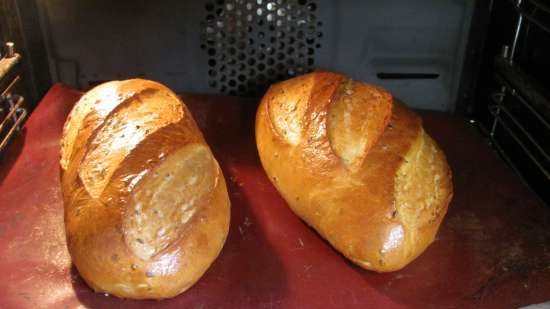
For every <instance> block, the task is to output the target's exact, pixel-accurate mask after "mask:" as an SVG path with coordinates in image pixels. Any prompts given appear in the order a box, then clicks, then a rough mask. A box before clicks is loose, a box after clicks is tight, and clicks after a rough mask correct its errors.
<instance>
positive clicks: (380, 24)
mask: <svg viewBox="0 0 550 309" xmlns="http://www.w3.org/2000/svg"><path fill="white" fill-rule="evenodd" d="M37 3H38V9H39V14H40V17H41V19H40V20H41V24H42V31H43V33H44V35H45V38H46V42H47V44H46V45H47V51H48V59H49V65H50V69H51V76H52V79H53V80H54V81H60V82H63V83H66V84H69V85H72V86H75V87H78V88H82V89H86V88H89V87H91V86H93V85H95V84H97V83H100V82H102V81H105V80H111V79H121V78H128V77H136V76H139V77H146V78H151V79H155V80H158V81H160V82H163V83H165V84H166V85H168V86H169V87H171V88H172V89H174V90H175V91H178V92H199V93H216V94H217V93H222V94H231V95H244V96H257V95H261V93H262V92H263V91H264V90H265V88H266V87H267V85H268V84H269V83H272V82H274V81H277V80H281V79H285V78H288V77H290V76H294V75H297V74H302V73H304V72H308V71H310V70H313V69H316V68H321V69H330V70H336V71H340V72H345V73H346V74H349V75H351V76H352V77H354V78H356V79H361V80H365V81H369V82H372V83H376V84H380V85H382V86H385V87H386V88H388V89H389V90H391V91H392V92H393V93H394V94H395V95H396V96H397V97H398V98H400V99H402V100H403V101H405V102H406V103H407V104H409V105H411V106H414V107H417V108H423V109H433V110H443V111H453V110H454V109H455V107H456V104H457V100H458V98H459V97H460V96H459V95H458V89H459V84H460V80H461V74H462V67H463V62H464V54H465V48H466V43H467V40H468V34H469V27H470V20H471V16H472V13H473V6H474V1H458V0H418V1H414V2H411V1H406V0H392V1H329V0H271V1H266V0H253V1H252V0H240V1H239V0H236V1H224V0H215V1H214V0H208V1H175V0H169V1H162V2H159V1H155V2H153V1H91V0H86V1H68V0H49V1H39V2H37Z"/></svg>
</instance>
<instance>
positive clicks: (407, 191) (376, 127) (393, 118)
mask: <svg viewBox="0 0 550 309" xmlns="http://www.w3.org/2000/svg"><path fill="white" fill-rule="evenodd" d="M256 143H257V147H258V152H259V155H260V159H261V162H262V165H263V167H264V169H265V171H266V173H267V175H268V176H269V178H270V180H271V181H272V183H273V184H274V185H275V187H276V188H277V189H278V191H279V192H280V193H281V195H282V196H283V198H284V199H285V200H286V201H287V203H288V204H289V206H290V207H291V209H292V210H293V211H294V212H295V213H296V214H297V215H298V216H300V217H301V218H302V219H303V220H304V221H305V222H306V223H307V224H309V225H311V226H312V227H313V228H314V229H315V230H317V232H319V234H320V235H321V236H322V237H324V238H325V239H327V240H328V241H329V242H330V243H331V245H332V246H333V247H334V248H336V249H337V250H338V251H340V252H341V253H342V254H343V255H344V256H346V257H347V258H349V259H350V260H352V261H353V262H355V263H356V264H358V265H360V266H362V267H364V268H366V269H370V270H374V271H379V272H386V271H394V270H397V269H400V268H402V267H404V266H405V265H407V264H408V263H409V262H411V261H412V260H413V259H414V258H415V257H417V256H418V255H419V254H421V253H422V252H423V251H424V250H425V249H426V247H427V246H428V245H429V244H430V243H431V242H432V241H433V240H434V237H435V235H436V232H437V230H438V227H439V225H440V223H441V221H442V219H443V217H444V215H445V213H446V211H447V207H448V204H449V202H450V200H451V197H452V181H451V171H450V169H449V166H448V165H447V162H446V159H445V156H444V154H443V152H442V151H441V150H440V149H439V148H438V146H437V145H436V143H435V142H434V141H433V140H432V139H431V138H430V137H429V136H428V135H427V134H426V133H425V132H424V130H423V128H422V122H421V119H420V118H419V117H418V116H417V115H416V114H415V113H413V112H412V111H411V110H409V109H407V108H406V107H404V106H402V105H400V104H398V103H396V102H394V100H393V98H392V96H391V94H390V93H388V92H387V91H385V90H383V89H382V88H379V87H375V86H372V85H368V84H365V83H362V82H357V81H353V80H351V79H349V78H347V77H345V76H343V75H340V74H335V73H330V72H314V73H310V74H307V75H303V76H300V77H296V78H293V79H290V80H287V81H283V82H280V83H278V84H275V85H272V86H271V87H270V88H269V90H268V91H267V93H266V94H265V96H264V97H263V99H262V101H261V104H260V106H259V108H258V111H257V115H256Z"/></svg>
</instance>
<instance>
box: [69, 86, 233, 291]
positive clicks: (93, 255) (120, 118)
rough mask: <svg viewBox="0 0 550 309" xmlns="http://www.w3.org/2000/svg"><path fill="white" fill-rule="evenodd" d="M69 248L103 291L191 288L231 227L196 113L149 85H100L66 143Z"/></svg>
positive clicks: (79, 109) (77, 114) (80, 108)
mask: <svg viewBox="0 0 550 309" xmlns="http://www.w3.org/2000/svg"><path fill="white" fill-rule="evenodd" d="M61 145H62V146H61V149H62V150H61V173H62V189H63V197H64V202H65V227H66V233H67V245H68V248H69V252H70V254H71V257H72V260H73V263H74V264H75V265H76V267H77V269H78V271H79V273H80V275H81V276H82V277H83V279H84V280H85V281H86V282H87V283H88V285H90V286H91V287H92V288H93V289H94V290H95V291H97V292H102V293H109V294H113V295H116V296H119V297H124V298H134V299H162V298H168V297H173V296H176V295H178V294H179V293H181V292H183V291H185V290H186V289H188V288H189V287H191V286H192V285H193V284H194V283H195V282H196V281H197V280H198V279H199V278H200V277H201V276H202V275H203V274H204V272H205V271H206V270H207V269H208V267H209V266H210V264H211V263H212V262H213V261H214V259H215V258H216V257H217V256H218V254H219V252H220V251H221V249H222V247H223V244H224V242H225V239H226V236H227V233H228V229H229V217H230V212H229V198H228V194H227V189H226V185H225V181H224V178H223V175H222V173H221V170H220V168H219V166H218V163H217V162H216V160H215V158H214V157H213V155H212V153H211V151H210V149H209V147H208V145H207V144H206V143H205V141H204V139H203V137H202V134H201V132H200V131H199V129H198V127H197V125H196V124H195V122H194V120H193V118H192V116H191V114H190V112H189V110H188V109H187V108H186V106H185V104H183V102H181V101H180V100H179V98H178V97H177V96H176V95H175V94H174V93H173V92H171V91H170V90H169V89H167V88H166V87H164V86H162V85H160V84H158V83H155V82H152V81H146V80H139V79H134V80H127V81H114V82H109V83H105V84H103V85H100V86H98V87H96V88H94V89H92V90H91V91H89V92H88V93H86V94H85V95H84V96H83V97H82V98H81V100H80V101H79V102H78V103H77V104H76V105H75V107H74V108H73V110H72V112H71V114H70V116H69V118H68V119H67V122H66V123H65V127H64V130H63V137H62V144H61Z"/></svg>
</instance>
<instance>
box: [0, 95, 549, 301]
mask: <svg viewBox="0 0 550 309" xmlns="http://www.w3.org/2000/svg"><path fill="white" fill-rule="evenodd" d="M81 94H82V93H81V92H78V91H76V90H73V89H71V88H68V87H66V86H63V85H60V84H58V85H55V86H53V87H52V88H51V89H50V91H49V92H48V93H47V95H46V96H45V97H44V98H43V100H42V102H41V103H40V104H39V105H38V107H37V108H36V110H35V111H34V112H33V113H32V115H31V116H30V118H29V120H28V121H27V123H26V124H25V126H24V128H23V130H22V132H20V134H19V135H18V136H17V138H15V139H14V140H13V142H12V143H11V144H10V146H9V149H8V151H7V152H6V153H5V155H4V157H3V159H2V163H1V167H0V274H2V279H3V280H0V291H1V292H0V308H197V309H199V308H409V309H413V308H415V309H416V308H419V309H420V308H422V309H424V308H517V307H520V306H523V305H528V304H533V303H540V302H543V301H548V300H550V228H549V227H550V208H549V207H546V206H544V205H543V204H542V203H541V202H540V201H539V200H538V199H537V198H536V196H535V195H534V194H533V193H532V192H531V191H529V189H528V188H527V187H526V186H525V185H524V184H523V183H521V182H520V180H519V179H518V177H516V176H515V175H514V174H513V173H512V172H511V171H510V170H509V169H508V168H507V167H506V165H504V163H503V162H502V161H501V160H500V159H499V158H498V156H497V155H496V154H495V153H493V152H492V151H491V150H490V149H489V148H488V147H487V144H486V143H485V142H484V140H483V139H482V138H480V136H479V134H478V133H477V132H476V130H475V129H474V128H473V127H471V126H470V125H469V124H467V123H466V122H465V121H464V120H463V119H460V118H455V117H451V116H447V115H442V114H437V113H426V112H425V113H421V114H422V115H423V119H424V124H425V128H426V130H427V132H428V133H429V134H431V135H432V136H433V137H434V139H435V140H436V141H437V142H438V143H439V144H440V146H441V147H442V148H443V150H444V151H445V153H446V154H447V157H448V160H449V164H450V166H451V168H452V170H453V178H454V187H455V197H454V199H453V201H452V203H451V206H450V209H449V213H448V215H447V216H446V218H445V220H444V222H443V224H442V226H441V229H440V231H439V233H438V235H437V238H436V240H435V242H434V243H433V244H432V245H431V246H430V247H429V248H428V249H427V250H426V252H424V254H422V255H421V256H420V257H419V258H418V259H416V260H415V261H414V262H412V263H411V264H410V265H408V266H407V267H405V268H404V269H403V270H401V271H397V272H393V273H386V274H378V273H374V272H371V271H366V270H363V269H361V268H359V267H356V266H354V265H353V264H351V263H349V262H347V261H346V259H344V258H343V257H342V256H341V255H340V254H338V253H337V252H336V251H335V250H333V249H332V248H331V247H330V245H329V244H328V243H327V242H325V241H324V240H322V239H321V238H320V237H319V235H318V234H316V233H315V231H313V230H312V229H310V228H309V227H307V226H306V224H304V222H302V221H301V220H300V219H298V218H297V217H296V216H295V215H294V214H293V213H292V212H291V211H290V210H289V208H288V207H287V205H286V203H285V202H284V200H283V199H282V198H281V197H280V195H279V194H278V193H277V191H276V190H275V188H274V187H273V186H272V185H271V183H270V182H269V180H268V178H267V177H266V175H265V174H264V171H263V170H262V168H261V165H260V162H259V159H258V155H257V153H256V148H255V143H254V131H253V123H254V121H253V120H254V109H255V107H256V105H257V100H252V99H243V98H238V97H226V96H205V95H182V98H183V100H184V101H185V102H186V104H187V105H188V106H189V108H190V110H191V111H192V113H193V115H194V117H195V119H196V120H197V122H198V124H199V126H200V127H201V128H202V129H203V132H204V134H205V137H206V139H207V141H208V142H209V144H210V145H211V147H212V149H213V151H214V153H215V155H216V157H217V158H218V160H219V161H220V165H221V166H222V169H223V172H224V175H225V177H226V179H227V183H228V189H229V192H230V198H231V207H232V208H231V228H230V231H229V236H228V239H227V242H226V244H225V247H224V248H223V251H222V252H221V254H220V256H219V258H218V259H217V260H216V261H215V262H214V264H213V265H212V267H211V268H210V269H209V270H208V271H207V272H206V274H205V275H204V276H203V277H202V278H201V279H200V281H199V282H197V284H196V285H195V286H193V287H192V288H191V289H190V290H188V291H187V292H185V293H184V294H182V295H180V296H178V297H176V298H173V299H169V300H163V301H131V300H122V299H118V298H115V297H111V296H106V295H103V294H97V293H93V292H92V291H91V290H90V289H89V288H88V287H87V286H86V284H85V283H84V282H83V281H82V279H81V278H80V277H79V275H78V272H77V271H76V270H75V268H74V267H72V266H71V261H70V256H69V254H68V252H67V248H66V242H65V233H64V227H63V204H62V198H61V191H60V190H61V188H60V184H59V164H58V160H59V138H60V135H61V129H62V126H63V122H64V120H65V118H66V116H67V114H68V113H69V111H70V109H71V107H72V106H73V104H74V103H75V102H76V101H77V100H78V98H79V97H80V96H81Z"/></svg>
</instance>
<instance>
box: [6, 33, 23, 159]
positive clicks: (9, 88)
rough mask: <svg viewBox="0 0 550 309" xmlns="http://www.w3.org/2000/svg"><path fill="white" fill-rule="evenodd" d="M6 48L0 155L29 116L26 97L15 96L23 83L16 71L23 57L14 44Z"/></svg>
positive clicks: (7, 45)
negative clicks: (19, 85)
mask: <svg viewBox="0 0 550 309" xmlns="http://www.w3.org/2000/svg"><path fill="white" fill-rule="evenodd" d="M6 47H7V50H6V54H5V56H4V57H2V58H1V59H0V85H1V88H0V89H1V93H0V153H2V152H3V151H4V150H5V149H6V147H7V145H8V144H9V142H10V140H11V139H12V138H13V137H14V136H15V134H16V133H17V132H18V131H19V130H20V129H21V127H22V125H23V123H24V121H25V119H26V117H27V114H28V112H27V110H26V108H25V99H24V97H23V96H20V95H17V94H15V92H16V88H17V86H18V84H19V82H20V81H21V76H20V75H19V74H18V72H17V69H16V67H17V65H18V64H19V63H20V60H21V56H20V55H19V54H17V53H15V52H14V45H13V43H7V44H6Z"/></svg>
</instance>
